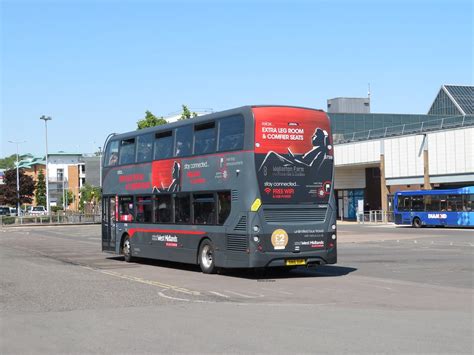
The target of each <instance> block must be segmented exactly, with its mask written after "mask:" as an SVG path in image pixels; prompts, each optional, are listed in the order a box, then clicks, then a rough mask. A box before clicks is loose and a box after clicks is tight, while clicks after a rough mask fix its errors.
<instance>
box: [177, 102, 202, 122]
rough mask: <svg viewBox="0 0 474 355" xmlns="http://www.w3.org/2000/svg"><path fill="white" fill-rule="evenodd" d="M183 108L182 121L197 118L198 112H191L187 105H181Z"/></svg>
mask: <svg viewBox="0 0 474 355" xmlns="http://www.w3.org/2000/svg"><path fill="white" fill-rule="evenodd" d="M181 106H182V107H183V112H182V113H181V117H180V120H187V119H190V118H191V117H197V115H198V114H197V113H196V112H191V111H190V110H189V108H188V106H186V105H181Z"/></svg>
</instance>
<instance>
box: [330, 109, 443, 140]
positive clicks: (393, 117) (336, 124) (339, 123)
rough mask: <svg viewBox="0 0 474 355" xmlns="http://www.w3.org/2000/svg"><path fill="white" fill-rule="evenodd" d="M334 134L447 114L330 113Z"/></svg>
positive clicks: (412, 122)
mask: <svg viewBox="0 0 474 355" xmlns="http://www.w3.org/2000/svg"><path fill="white" fill-rule="evenodd" d="M328 116H329V117H330V119H331V129H332V133H333V134H345V135H347V134H352V133H354V132H365V131H369V130H373V129H381V128H387V127H394V126H401V125H404V124H414V123H415V124H416V123H421V122H427V121H434V120H440V119H442V118H444V117H446V115H410V114H392V113H364V114H361V113H328Z"/></svg>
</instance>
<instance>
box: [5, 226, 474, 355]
mask: <svg viewBox="0 0 474 355" xmlns="http://www.w3.org/2000/svg"><path fill="white" fill-rule="evenodd" d="M338 241H339V244H338V252H339V262H338V264H336V265H330V266H323V267H319V268H311V269H306V268H303V269H297V270H293V271H290V272H286V273H281V272H280V273H278V272H274V271H269V272H267V273H264V274H256V273H254V272H252V271H249V270H228V271H226V272H225V273H223V274H217V275H204V274H202V273H201V272H200V271H199V268H198V267H197V266H193V265H185V264H178V263H170V262H163V261H152V260H140V261H139V262H137V263H125V262H124V261H123V258H121V257H115V256H112V255H109V254H103V253H101V252H100V226H97V225H94V226H57V227H53V226H44V227H21V228H3V229H1V230H0V276H1V277H0V319H1V322H0V326H1V328H0V334H1V336H0V352H1V353H2V354H23V353H38V354H59V353H61V354H63V353H100V354H107V353H127V354H129V353H201V354H202V353H272V354H276V353H289V352H291V353H308V354H314V353H345V354H354V353H358V354H375V353H377V354H379V353H388V354H399V353H425V354H426V353H449V354H472V353H473V329H474V324H473V308H474V292H473V271H474V267H473V266H474V263H473V252H474V231H473V230H472V229H471V230H466V229H445V228H423V229H413V228H407V227H396V226H393V225H357V224H350V223H347V224H338Z"/></svg>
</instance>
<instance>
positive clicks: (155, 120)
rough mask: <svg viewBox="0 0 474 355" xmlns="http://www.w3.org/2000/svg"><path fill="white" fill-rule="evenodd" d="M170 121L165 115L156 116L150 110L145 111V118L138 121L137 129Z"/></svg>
mask: <svg viewBox="0 0 474 355" xmlns="http://www.w3.org/2000/svg"><path fill="white" fill-rule="evenodd" d="M166 123H168V122H167V121H166V120H165V119H164V118H163V117H156V116H155V115H154V114H152V113H151V112H150V111H145V118H143V119H142V120H139V121H138V122H137V129H144V128H148V127H155V126H161V125H163V124H166Z"/></svg>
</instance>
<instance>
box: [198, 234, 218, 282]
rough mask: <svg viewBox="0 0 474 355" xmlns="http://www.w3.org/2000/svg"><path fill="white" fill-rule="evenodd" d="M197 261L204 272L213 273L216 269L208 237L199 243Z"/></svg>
mask: <svg viewBox="0 0 474 355" xmlns="http://www.w3.org/2000/svg"><path fill="white" fill-rule="evenodd" d="M198 262H199V266H200V267H201V270H202V272H203V273H205V274H214V273H215V272H216V271H217V269H216V264H215V258H214V246H213V245H212V242H211V241H210V240H209V239H206V240H204V241H203V242H202V243H201V247H200V248H199V256H198Z"/></svg>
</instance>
